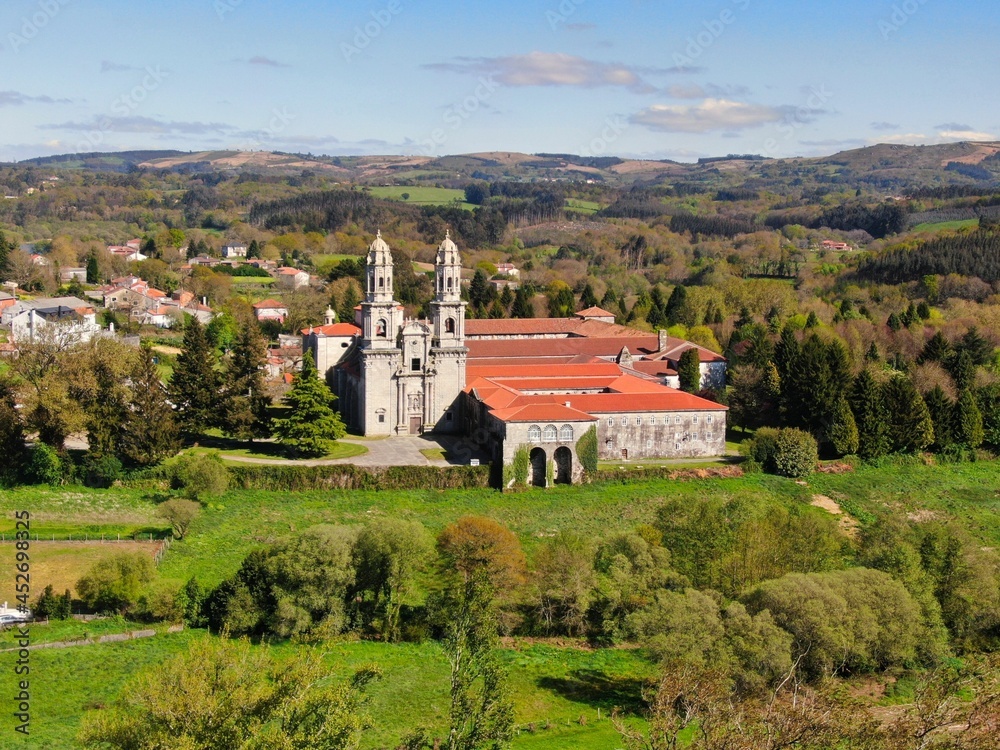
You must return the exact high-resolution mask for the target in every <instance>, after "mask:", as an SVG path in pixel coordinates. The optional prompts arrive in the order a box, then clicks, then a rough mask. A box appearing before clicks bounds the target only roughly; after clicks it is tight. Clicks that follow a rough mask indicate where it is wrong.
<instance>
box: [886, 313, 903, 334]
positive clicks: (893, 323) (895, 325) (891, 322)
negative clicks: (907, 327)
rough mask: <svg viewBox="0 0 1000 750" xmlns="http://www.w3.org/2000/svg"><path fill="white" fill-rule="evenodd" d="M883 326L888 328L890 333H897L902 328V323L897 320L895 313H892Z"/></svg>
mask: <svg viewBox="0 0 1000 750" xmlns="http://www.w3.org/2000/svg"><path fill="white" fill-rule="evenodd" d="M885 324H886V325H887V326H889V330H890V331H898V330H900V329H901V328H902V327H903V321H901V320H900V319H899V316H898V315H897V314H896V313H892V314H891V315H890V316H889V319H888V320H887V321H886V322H885Z"/></svg>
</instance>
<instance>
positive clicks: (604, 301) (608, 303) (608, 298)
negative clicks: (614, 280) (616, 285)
mask: <svg viewBox="0 0 1000 750" xmlns="http://www.w3.org/2000/svg"><path fill="white" fill-rule="evenodd" d="M617 302H618V298H617V297H616V296H615V291H614V290H613V289H612V288H611V287H608V290H607V291H606V292H605V293H604V296H603V297H601V307H603V308H604V309H605V310H611V308H612V306H613V305H615V304H616V303H617Z"/></svg>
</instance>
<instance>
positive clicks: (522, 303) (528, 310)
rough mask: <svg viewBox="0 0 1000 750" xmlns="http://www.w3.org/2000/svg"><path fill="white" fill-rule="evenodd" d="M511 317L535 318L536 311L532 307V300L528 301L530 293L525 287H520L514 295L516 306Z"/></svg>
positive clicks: (513, 307)
mask: <svg viewBox="0 0 1000 750" xmlns="http://www.w3.org/2000/svg"><path fill="white" fill-rule="evenodd" d="M510 317H512V318H533V317H535V309H534V308H533V307H532V306H531V300H530V299H528V292H527V290H526V289H525V288H524V287H523V286H520V287H518V288H517V292H515V293H514V304H513V306H512V307H511V309H510Z"/></svg>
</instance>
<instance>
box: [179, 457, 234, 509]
mask: <svg viewBox="0 0 1000 750" xmlns="http://www.w3.org/2000/svg"><path fill="white" fill-rule="evenodd" d="M174 476H175V480H176V483H177V485H179V487H180V489H181V491H182V492H184V494H185V495H187V496H188V497H189V498H191V499H192V500H197V501H201V500H205V499H207V498H210V497H218V496H219V495H222V494H223V493H225V491H226V490H227V489H229V471H228V470H227V469H226V466H225V464H223V463H222V458H221V457H220V456H219V452H218V451H212V452H210V453H207V454H204V455H193V454H187V455H185V456H182V457H181V458H180V459H178V461H177V464H176V466H175V467H174Z"/></svg>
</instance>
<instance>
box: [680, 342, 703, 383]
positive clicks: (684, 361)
mask: <svg viewBox="0 0 1000 750" xmlns="http://www.w3.org/2000/svg"><path fill="white" fill-rule="evenodd" d="M677 378H678V380H680V385H681V390H682V391H687V392H688V393H697V392H698V391H699V390H701V358H700V357H699V356H698V350H697V349H695V348H694V347H692V348H690V349H685V350H684V352H683V353H682V354H681V356H680V359H679V360H678V361H677Z"/></svg>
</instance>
